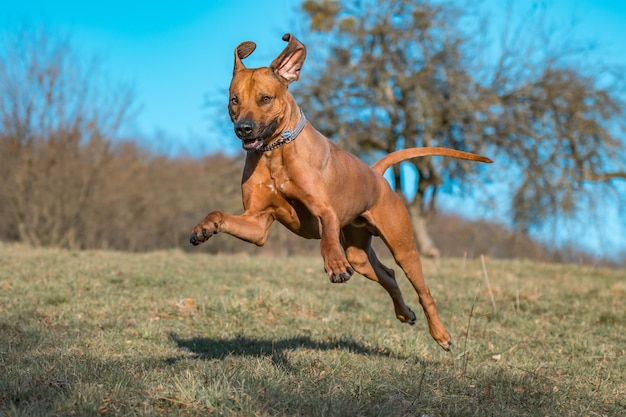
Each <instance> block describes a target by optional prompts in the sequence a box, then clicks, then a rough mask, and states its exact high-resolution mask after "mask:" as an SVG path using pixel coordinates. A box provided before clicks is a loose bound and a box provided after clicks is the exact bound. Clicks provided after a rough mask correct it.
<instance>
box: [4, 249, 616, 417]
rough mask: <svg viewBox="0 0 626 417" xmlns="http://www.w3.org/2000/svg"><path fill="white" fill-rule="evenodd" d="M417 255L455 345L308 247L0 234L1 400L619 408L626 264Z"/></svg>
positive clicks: (134, 408)
mask: <svg viewBox="0 0 626 417" xmlns="http://www.w3.org/2000/svg"><path fill="white" fill-rule="evenodd" d="M211 243H212V244H219V241H217V240H216V241H215V242H211ZM387 263H388V264H389V262H387ZM390 266H391V265H390ZM424 267H425V273H426V277H427V282H428V284H429V286H430V288H431V291H432V293H433V296H434V297H435V300H436V301H437V303H438V307H439V312H440V314H441V316H442V319H443V320H444V323H445V324H446V325H447V327H448V329H449V330H450V332H451V334H452V336H453V339H454V342H455V345H454V347H453V350H452V352H450V353H447V352H444V351H443V350H441V349H440V348H439V347H438V346H437V344H436V343H435V342H434V341H433V340H432V339H431V338H430V336H429V335H428V331H427V329H426V325H425V323H426V321H425V319H424V317H423V315H421V311H420V314H418V322H417V324H416V325H415V326H413V327H411V326H408V325H405V324H401V323H400V322H398V321H397V320H396V319H395V317H394V314H393V308H392V304H391V301H390V299H389V297H388V296H387V294H386V293H385V292H384V291H383V289H382V287H379V286H378V284H375V283H372V282H370V281H367V280H366V279H365V278H363V277H361V276H355V277H353V278H352V280H350V281H349V282H348V283H347V284H343V285H337V284H330V283H329V281H328V279H327V278H326V276H325V274H324V272H323V269H322V262H321V259H320V258H319V257H318V256H311V257H310V258H289V259H282V258H261V257H247V256H209V255H206V254H198V255H189V254H185V253H183V252H181V251H169V252H157V253H149V254H127V253H115V252H103V251H98V252H96V251H88V252H69V251H57V250H43V249H36V250H35V249H29V248H26V247H22V246H15V245H7V244H0V415H3V416H29V417H31V416H43V415H46V416H48V415H51V416H53V415H58V416H70V415H76V416H99V415H109V416H114V415H124V416H158V415H172V416H174V415H176V416H206V415H211V414H213V415H226V416H429V417H436V416H500V415H506V416H507V417H515V416H621V415H626V400H625V399H624V398H625V397H626V312H625V299H626V277H625V276H626V273H625V271H623V270H622V271H616V270H604V269H594V268H590V267H577V266H572V265H557V264H539V263H531V262H526V261H495V260H490V259H486V260H485V268H483V265H482V263H481V261H480V259H479V260H467V261H464V260H463V259H442V260H441V261H440V262H439V263H438V264H435V263H431V262H429V261H425V266H424ZM485 271H486V272H487V273H488V282H489V284H488V283H487V279H486V276H485ZM398 275H399V276H398V279H399V282H400V284H401V287H402V288H403V291H404V294H405V298H406V300H407V303H409V304H410V305H411V306H413V307H414V309H415V310H416V312H417V311H418V310H417V308H419V305H418V303H417V297H416V295H415V294H414V293H413V292H412V290H410V289H409V287H408V285H407V284H408V282H407V281H406V279H405V278H404V277H403V276H402V275H401V274H398ZM492 296H493V297H492Z"/></svg>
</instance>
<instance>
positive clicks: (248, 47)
mask: <svg viewBox="0 0 626 417" xmlns="http://www.w3.org/2000/svg"><path fill="white" fill-rule="evenodd" d="M255 49H256V44H255V43H254V42H252V41H245V42H241V43H240V44H239V45H237V47H236V48H235V68H234V69H233V74H234V73H235V72H237V71H239V70H241V69H244V68H245V67H246V66H245V65H243V62H241V60H242V59H244V58H245V57H247V56H248V55H250V54H251V53H252V52H254V50H255Z"/></svg>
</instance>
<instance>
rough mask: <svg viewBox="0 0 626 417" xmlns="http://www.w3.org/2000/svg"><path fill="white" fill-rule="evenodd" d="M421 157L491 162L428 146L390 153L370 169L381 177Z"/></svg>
mask: <svg viewBox="0 0 626 417" xmlns="http://www.w3.org/2000/svg"><path fill="white" fill-rule="evenodd" d="M421 156H449V157H451V158H457V159H467V160H469V161H479V162H486V163H489V164H490V163H492V162H493V161H492V160H491V159H489V158H487V157H485V156H481V155H478V154H475V153H470V152H463V151H457V150H456V149H450V148H438V147H433V146H428V147H424V148H408V149H402V150H399V151H396V152H392V153H390V154H388V155H385V156H384V157H383V158H382V159H380V160H379V161H378V162H376V163H375V164H374V165H372V169H373V170H374V171H376V172H378V173H379V174H381V175H382V174H383V173H384V172H385V171H387V168H389V167H390V166H392V165H394V164H397V163H398V162H402V161H405V160H407V159H412V158H418V157H421Z"/></svg>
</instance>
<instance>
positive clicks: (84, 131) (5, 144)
mask: <svg viewBox="0 0 626 417" xmlns="http://www.w3.org/2000/svg"><path fill="white" fill-rule="evenodd" d="M131 104H132V93H131V92H130V90H129V89H128V88H126V87H121V88H118V86H116V85H115V84H112V83H110V82H108V80H107V79H106V78H105V77H104V76H103V74H102V72H101V68H100V65H99V63H98V61H97V60H89V61H83V60H81V59H80V58H79V57H78V56H77V55H75V54H74V52H73V51H72V47H71V45H70V42H69V40H68V38H67V37H65V36H62V35H60V34H56V33H52V32H51V31H50V30H46V29H45V28H44V27H42V26H38V27H32V26H25V27H21V28H19V29H17V30H14V31H10V32H7V33H4V34H3V37H2V39H1V43H0V159H1V161H0V165H1V166H2V168H1V170H0V175H1V180H0V200H2V201H3V203H2V207H1V208H0V209H1V210H2V211H3V212H4V213H3V215H5V216H8V217H9V218H10V219H11V221H10V223H9V224H12V225H14V227H15V230H14V231H13V233H12V235H13V237H14V238H16V239H19V240H22V241H24V242H28V243H30V244H33V245H57V246H65V247H78V246H80V244H79V242H78V239H77V234H78V233H79V231H78V229H77V228H78V227H79V226H80V225H81V224H83V225H84V224H86V223H87V221H86V220H85V219H82V218H81V213H83V211H84V209H85V207H86V205H87V203H88V202H89V201H90V198H91V196H92V195H93V193H94V190H95V189H96V188H97V186H98V183H99V181H100V180H101V179H102V176H103V175H105V174H104V172H105V171H106V170H104V169H103V167H104V166H105V165H106V164H107V163H108V162H109V161H110V159H111V151H110V147H111V139H114V138H115V137H116V135H117V134H118V133H119V130H120V127H121V126H122V124H123V123H124V122H125V121H126V119H127V118H128V117H129V112H130V110H131V108H132V106H131ZM5 227H6V226H5Z"/></svg>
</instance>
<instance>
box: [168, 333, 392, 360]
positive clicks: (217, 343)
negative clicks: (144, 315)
mask: <svg viewBox="0 0 626 417" xmlns="http://www.w3.org/2000/svg"><path fill="white" fill-rule="evenodd" d="M169 337H170V339H171V340H172V341H173V342H174V343H176V345H177V346H178V348H179V349H183V350H186V351H188V352H191V353H194V354H195V355H196V357H197V358H198V359H206V360H209V359H222V358H224V357H226V356H232V355H235V356H258V357H262V356H273V355H276V354H280V353H282V352H284V351H287V350H292V349H299V348H305V349H316V350H335V349H340V350H345V351H348V352H352V353H357V354H361V355H378V356H394V357H397V356H395V355H393V353H392V352H390V351H388V350H386V349H382V348H377V347H368V346H364V345H362V344H361V343H358V342H356V341H354V340H351V339H339V340H333V341H319V340H313V339H311V338H310V337H308V336H296V337H290V338H286V339H272V340H270V339H257V338H250V337H245V336H237V337H235V338H231V339H219V338H215V339H213V338H205V337H192V338H189V339H184V338H180V337H178V336H177V335H176V334H170V335H169ZM400 359H401V358H400Z"/></svg>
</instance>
